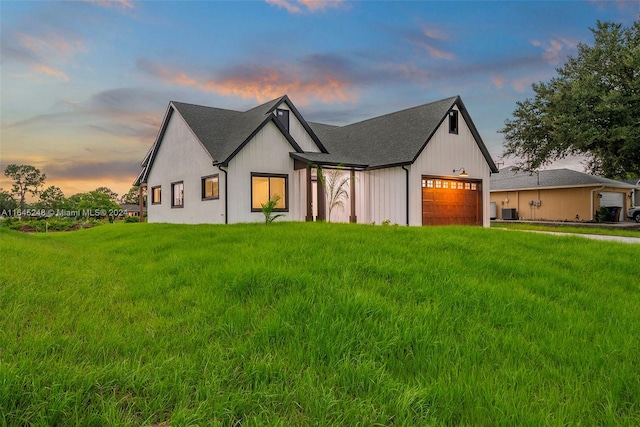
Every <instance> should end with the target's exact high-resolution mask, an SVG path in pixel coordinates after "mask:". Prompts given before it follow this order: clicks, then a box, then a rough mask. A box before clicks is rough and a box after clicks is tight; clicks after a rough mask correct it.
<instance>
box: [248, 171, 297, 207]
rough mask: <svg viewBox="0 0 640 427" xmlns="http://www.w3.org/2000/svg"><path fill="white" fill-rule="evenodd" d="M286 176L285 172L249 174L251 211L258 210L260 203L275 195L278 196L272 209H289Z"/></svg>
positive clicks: (264, 202)
mask: <svg viewBox="0 0 640 427" xmlns="http://www.w3.org/2000/svg"><path fill="white" fill-rule="evenodd" d="M287 178H288V175H285V174H282V175H281V174H265V173H252V174H251V211H252V212H260V211H261V210H262V205H263V204H266V203H267V202H268V201H269V200H271V199H272V198H274V197H275V196H279V198H280V199H279V200H278V203H277V204H276V208H275V209H274V211H277V212H286V211H288V210H289V204H288V203H289V200H288V199H289V197H288V191H287V188H288V187H287Z"/></svg>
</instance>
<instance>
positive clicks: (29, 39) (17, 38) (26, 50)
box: [5, 31, 86, 81]
mask: <svg viewBox="0 0 640 427" xmlns="http://www.w3.org/2000/svg"><path fill="white" fill-rule="evenodd" d="M5 43H6V46H7V47H8V49H7V52H10V53H9V55H7V57H9V58H12V59H14V60H17V61H18V62H22V63H23V64H25V65H27V66H28V67H30V68H31V69H33V70H35V71H36V72H38V73H40V74H44V75H47V76H52V77H56V78H58V79H61V80H64V81H68V80H69V77H68V76H67V74H65V73H64V72H63V71H61V70H60V65H61V64H64V63H68V62H70V61H71V60H72V59H73V58H74V56H75V55H76V54H77V53H79V52H83V51H85V50H86V49H85V46H84V43H83V42H82V41H81V40H72V39H69V38H67V37H64V36H63V35H61V34H59V33H56V32H52V31H50V32H47V33H46V34H43V35H41V36H34V35H31V34H27V33H23V32H14V33H12V34H10V35H9V37H7V40H6V42H5ZM54 64H57V66H54Z"/></svg>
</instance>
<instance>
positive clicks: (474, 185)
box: [471, 182, 478, 191]
mask: <svg viewBox="0 0 640 427" xmlns="http://www.w3.org/2000/svg"><path fill="white" fill-rule="evenodd" d="M471 189H472V190H473V191H475V190H477V189H478V184H476V183H475V182H472V183H471Z"/></svg>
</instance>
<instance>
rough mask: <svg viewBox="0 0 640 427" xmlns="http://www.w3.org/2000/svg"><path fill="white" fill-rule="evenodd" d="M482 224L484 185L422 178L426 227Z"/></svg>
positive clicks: (423, 219) (464, 181) (472, 182)
mask: <svg viewBox="0 0 640 427" xmlns="http://www.w3.org/2000/svg"><path fill="white" fill-rule="evenodd" d="M479 224H482V183H481V181H473V180H452V179H441V178H436V177H422V225H479Z"/></svg>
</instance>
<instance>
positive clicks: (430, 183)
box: [427, 179, 433, 188]
mask: <svg viewBox="0 0 640 427" xmlns="http://www.w3.org/2000/svg"><path fill="white" fill-rule="evenodd" d="M427 188H433V180H432V179H428V180H427Z"/></svg>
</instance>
